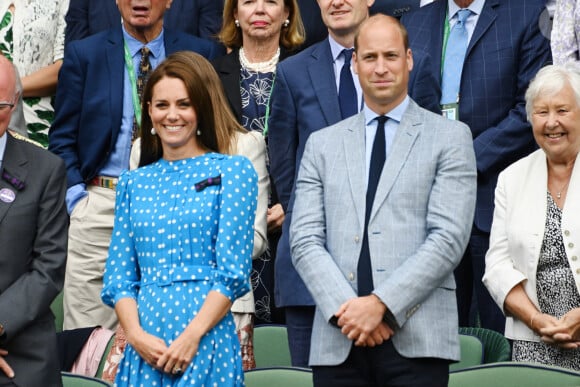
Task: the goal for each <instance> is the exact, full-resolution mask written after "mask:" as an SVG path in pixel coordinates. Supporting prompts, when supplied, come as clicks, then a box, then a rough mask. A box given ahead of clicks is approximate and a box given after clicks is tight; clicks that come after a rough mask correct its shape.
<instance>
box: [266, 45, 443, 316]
mask: <svg viewBox="0 0 580 387" xmlns="http://www.w3.org/2000/svg"><path fill="white" fill-rule="evenodd" d="M413 57H414V68H413V71H412V72H411V76H410V77H409V95H410V96H411V97H412V98H413V99H414V100H415V101H417V103H418V104H420V105H422V106H423V107H426V108H428V109H430V110H433V111H436V112H439V99H438V95H439V94H440V91H439V85H438V82H437V79H436V78H435V77H434V76H433V74H432V73H431V72H430V69H431V65H430V64H429V61H430V59H429V57H428V55H426V54H425V53H423V52H420V51H417V52H415V53H414V54H413ZM341 119H342V118H341V114H340V108H339V105H338V92H337V90H336V80H335V76H334V69H333V58H332V53H331V50H330V43H329V41H328V39H325V40H323V41H322V42H319V43H317V44H314V45H312V46H310V47H309V48H307V49H305V50H304V51H302V52H300V53H298V54H296V55H294V56H291V57H289V58H287V59H285V60H284V61H282V62H280V64H279V65H278V69H277V73H276V81H275V85H274V91H273V92H272V98H271V114H270V119H269V121H268V131H269V135H268V136H269V138H268V146H269V150H270V158H271V159H270V173H271V175H272V177H273V178H274V184H275V185H276V189H277V191H278V198H279V200H280V203H282V206H283V207H284V210H285V212H286V218H285V220H284V225H283V227H282V237H281V238H280V242H279V244H278V251H277V256H276V269H275V275H276V277H275V278H276V279H275V284H276V289H275V297H276V305H277V306H292V305H294V306H296V305H314V301H313V300H312V297H311V296H310V294H309V293H308V290H307V289H306V287H305V285H304V283H303V282H302V280H301V279H300V277H299V275H298V273H297V272H296V270H295V269H294V266H293V265H292V260H291V257H290V245H289V240H288V232H289V226H290V222H291V221H292V206H293V201H294V182H295V178H296V174H297V172H298V167H299V166H300V161H301V159H302V153H303V152H304V145H305V144H306V140H307V139H308V136H309V135H310V134H311V133H312V132H314V131H316V130H319V129H322V128H325V127H327V126H330V125H333V124H335V123H337V122H338V121H341Z"/></svg>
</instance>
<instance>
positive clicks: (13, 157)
mask: <svg viewBox="0 0 580 387" xmlns="http://www.w3.org/2000/svg"><path fill="white" fill-rule="evenodd" d="M6 135H7V136H8V141H7V143H6V150H5V151H4V160H3V161H2V169H1V171H0V222H2V220H3V219H4V217H5V216H6V214H7V213H8V210H9V209H10V207H11V206H12V203H13V202H14V200H16V198H17V197H18V195H19V190H18V189H16V188H15V187H14V186H13V185H12V184H10V183H9V182H8V181H6V180H5V179H4V178H2V175H3V174H4V172H8V173H9V174H10V175H11V176H13V177H14V178H16V179H18V180H20V181H22V182H26V176H27V175H28V169H27V167H26V164H27V163H28V161H27V160H26V157H25V156H24V152H20V151H19V150H18V147H19V146H20V144H19V143H18V141H17V140H15V139H14V138H12V136H11V135H10V134H8V133H7V134H6ZM11 196H13V200H11Z"/></svg>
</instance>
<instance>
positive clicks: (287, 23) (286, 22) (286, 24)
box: [283, 19, 290, 28]
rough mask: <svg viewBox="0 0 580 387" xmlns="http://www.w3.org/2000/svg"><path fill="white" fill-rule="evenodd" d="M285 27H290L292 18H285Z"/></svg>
mask: <svg viewBox="0 0 580 387" xmlns="http://www.w3.org/2000/svg"><path fill="white" fill-rule="evenodd" d="M283 25H284V28H288V26H289V25H290V20H288V19H286V20H284V24H283Z"/></svg>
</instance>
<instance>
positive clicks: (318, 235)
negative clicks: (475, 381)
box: [290, 100, 476, 365]
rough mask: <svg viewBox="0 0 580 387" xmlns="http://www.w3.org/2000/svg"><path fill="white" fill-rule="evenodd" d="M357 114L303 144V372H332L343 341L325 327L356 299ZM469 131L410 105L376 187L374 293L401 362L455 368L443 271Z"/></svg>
mask: <svg viewBox="0 0 580 387" xmlns="http://www.w3.org/2000/svg"><path fill="white" fill-rule="evenodd" d="M364 120H365V118H364V112H363V113H360V114H358V115H355V116H353V117H351V118H348V119H346V120H344V121H341V122H339V123H337V124H335V125H333V126H330V127H328V128H325V129H323V130H320V131H318V132H315V133H313V134H311V135H310V138H309V139H308V142H307V144H306V148H305V151H304V156H303V157H302V162H301V166H300V170H299V174H298V178H297V181H296V202H295V203H294V216H293V220H292V225H291V230H290V240H291V246H292V257H293V262H294V265H295V266H296V269H297V271H298V273H299V274H300V276H301V277H302V279H303V280H304V282H305V283H306V285H307V287H308V290H309V291H310V293H311V294H312V296H313V297H314V300H315V301H316V306H317V308H316V315H315V319H314V326H313V333H312V342H311V349H310V364H311V365H336V364H340V363H342V362H343V361H344V360H345V359H346V358H347V356H348V354H349V352H350V349H351V346H352V342H351V341H349V340H348V339H347V338H346V336H344V335H343V334H342V333H341V332H340V330H339V329H337V328H336V327H334V326H333V325H331V324H330V323H329V320H330V319H331V317H332V316H333V314H334V313H335V312H337V311H338V309H339V306H340V305H341V304H342V303H344V302H345V301H347V300H348V299H351V298H354V297H356V296H357V293H356V289H357V277H356V273H357V262H358V258H359V255H360V251H361V244H362V240H363V235H362V233H363V229H364V216H365V192H366V184H367V183H366V178H365V176H366V173H365V169H366V167H365V122H364ZM475 192H476V166H475V156H474V152H473V141H472V138H471V132H470V131H469V128H468V127H467V126H466V125H464V124H462V123H460V122H455V121H450V120H447V119H445V118H443V117H441V116H439V115H436V114H433V113H431V112H429V111H427V110H425V109H422V108H420V107H419V106H418V105H417V104H416V103H415V102H413V101H412V100H411V102H410V104H409V107H408V108H407V111H406V112H405V114H404V115H403V118H402V121H401V123H400V125H399V128H398V129H397V133H396V135H395V138H394V141H393V144H392V147H391V149H390V151H389V154H388V155H387V160H386V162H385V166H384V168H383V172H382V175H381V178H380V181H379V185H378V188H377V193H376V197H375V201H374V204H373V209H372V212H371V215H370V220H369V226H368V233H369V248H370V253H371V262H372V267H373V282H374V284H375V289H374V291H373V293H375V294H376V295H377V296H378V297H379V298H380V299H381V300H383V302H384V303H385V304H386V305H387V307H388V309H389V311H390V312H391V313H392V317H393V318H394V319H395V320H396V324H392V325H395V326H394V327H392V328H394V329H395V335H394V336H393V338H392V340H393V343H394V345H395V348H396V349H397V351H398V352H399V353H400V354H401V355H403V356H405V357H436V358H443V359H450V360H457V359H459V337H458V326H457V307H456V300H455V292H454V289H455V282H454V279H453V269H454V268H455V266H456V265H457V264H458V263H459V261H460V260H461V257H462V255H463V251H464V249H465V246H466V245H467V241H468V238H469V235H470V231H471V225H472V221H473V215H474V208H475Z"/></svg>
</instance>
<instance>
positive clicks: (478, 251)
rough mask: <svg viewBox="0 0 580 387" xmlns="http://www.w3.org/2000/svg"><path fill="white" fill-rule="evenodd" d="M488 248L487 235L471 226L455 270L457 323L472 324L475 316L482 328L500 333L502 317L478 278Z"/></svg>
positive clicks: (483, 268) (503, 323)
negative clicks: (470, 231)
mask: <svg viewBox="0 0 580 387" xmlns="http://www.w3.org/2000/svg"><path fill="white" fill-rule="evenodd" d="M488 249H489V234H488V233H484V232H481V231H478V230H475V229H474V230H473V231H472V233H471V237H470V239H469V244H468V245H467V249H466V250H465V254H464V255H463V259H462V260H461V263H460V264H459V266H458V267H457V268H456V269H455V282H456V283H457V292H456V295H457V309H458V312H459V326H460V327H471V326H476V320H477V317H479V321H480V323H481V326H482V327H483V328H487V329H493V330H494V331H496V332H500V333H502V334H503V332H504V329H505V317H504V315H503V313H502V311H501V310H500V309H499V307H498V306H497V304H496V303H495V301H494V300H493V298H491V296H490V294H489V292H488V291H487V288H486V287H485V285H484V284H483V281H482V278H483V274H484V273H485V253H487V250H488Z"/></svg>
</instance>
